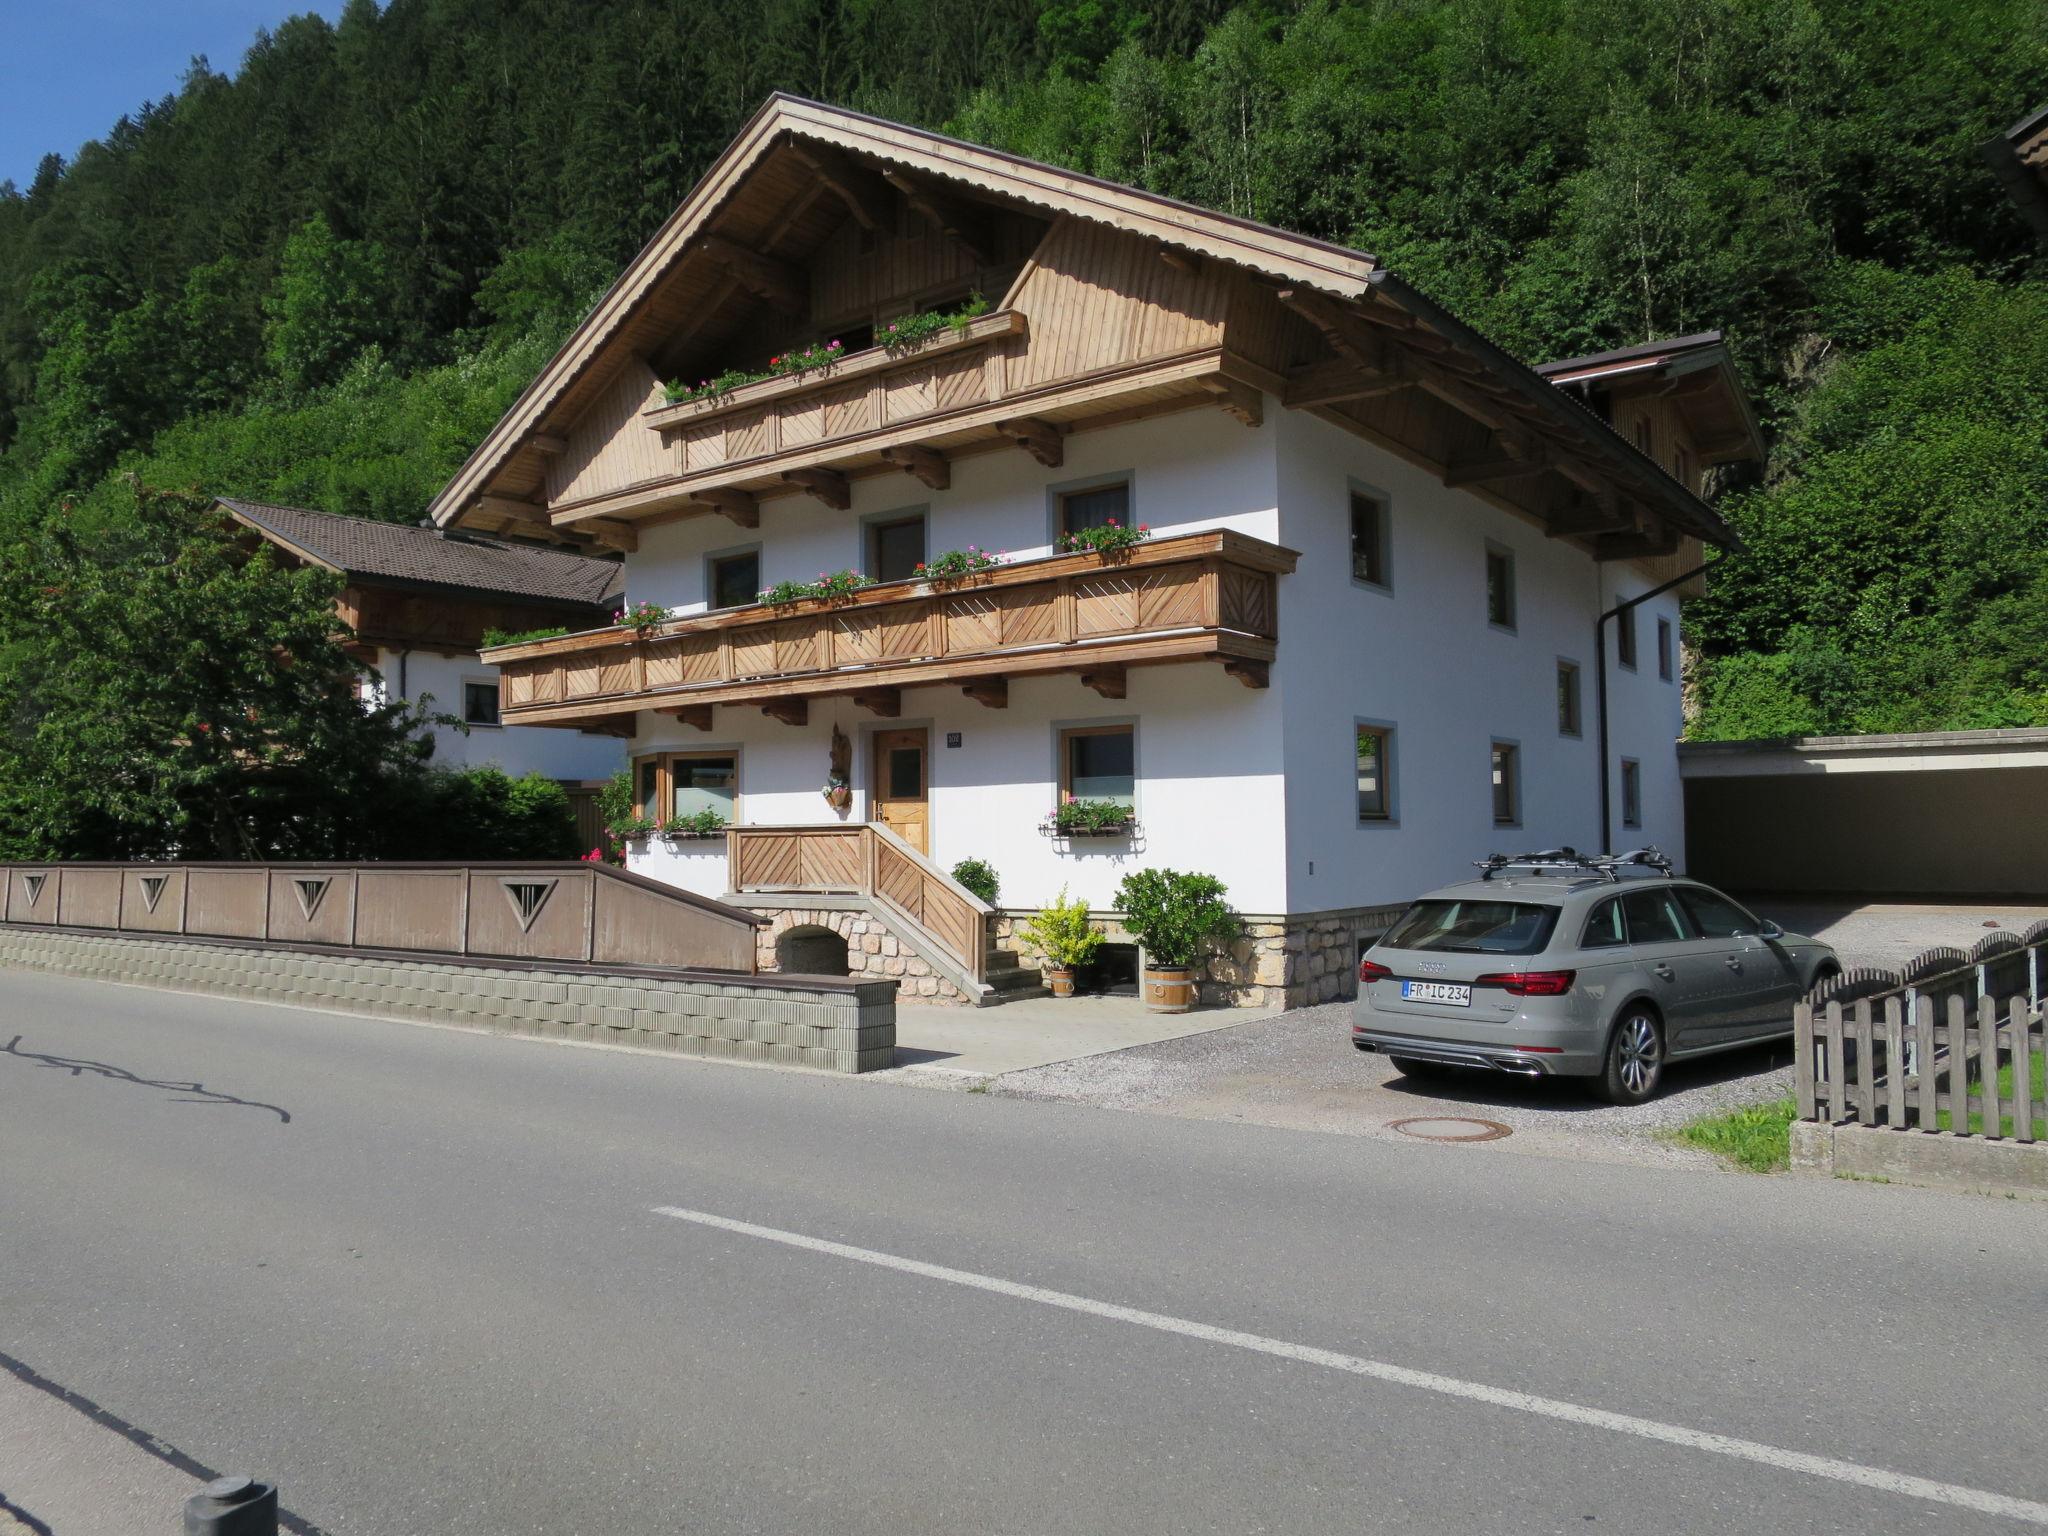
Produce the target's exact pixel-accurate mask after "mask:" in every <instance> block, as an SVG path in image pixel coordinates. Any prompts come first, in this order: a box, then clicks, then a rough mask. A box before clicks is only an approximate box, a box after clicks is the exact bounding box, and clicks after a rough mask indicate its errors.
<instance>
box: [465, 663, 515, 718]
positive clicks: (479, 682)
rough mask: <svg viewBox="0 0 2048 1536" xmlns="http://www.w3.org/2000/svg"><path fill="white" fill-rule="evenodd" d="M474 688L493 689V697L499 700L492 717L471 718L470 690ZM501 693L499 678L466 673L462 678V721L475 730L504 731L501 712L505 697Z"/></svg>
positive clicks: (493, 708) (493, 709)
mask: <svg viewBox="0 0 2048 1536" xmlns="http://www.w3.org/2000/svg"><path fill="white" fill-rule="evenodd" d="M472 688H488V689H490V690H491V697H492V698H494V699H497V701H498V702H497V703H496V704H495V705H494V706H493V707H492V711H491V713H492V715H493V718H492V719H489V720H472V719H470V718H469V690H470V689H472ZM500 695H501V690H500V688H499V686H498V679H497V678H495V677H471V676H469V675H467V674H464V676H463V679H462V723H463V724H464V725H466V726H468V727H469V728H470V729H471V730H473V731H475V730H484V731H502V730H503V729H505V720H504V716H503V714H502V713H501V711H502V710H503V709H504V699H503V698H502V697H501V696H500Z"/></svg>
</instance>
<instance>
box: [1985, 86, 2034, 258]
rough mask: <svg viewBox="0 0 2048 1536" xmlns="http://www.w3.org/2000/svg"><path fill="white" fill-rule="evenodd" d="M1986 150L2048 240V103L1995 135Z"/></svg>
mask: <svg viewBox="0 0 2048 1536" xmlns="http://www.w3.org/2000/svg"><path fill="white" fill-rule="evenodd" d="M1983 151H1984V158H1985V159H1986V160H1988V161H1989V162H1990V163H1991V169H1992V170H1994V171H1996V172H1997V173H1998V179H1999V180H2000V181H2002V182H2004V183H2005V190H2006V192H2007V193H2008V194H2009V195H2010V196H2011V198H2012V200H2013V202H2014V203H2016V204H2017V205H2018V206H2019V210H2020V213H2021V214H2022V215H2024V216H2025V218H2026V220H2027V222H2028V223H2029V224H2031V225H2033V226H2034V233H2035V234H2037V235H2039V236H2040V237H2041V238H2042V240H2044V241H2048V107H2040V108H2038V109H2036V110H2035V111H2032V112H2029V113H2028V114H2027V115H2026V116H2025V117H2023V118H2021V119H2020V120H2019V121H2018V122H2016V123H2014V124H2013V125H2012V126H2011V127H2010V128H2008V129H2006V130H2005V132H2003V133H2001V134H1997V135H1995V136H1993V137H1992V138H1991V139H1989V140H1988V141H1986V143H1985V144H1984V146H1983Z"/></svg>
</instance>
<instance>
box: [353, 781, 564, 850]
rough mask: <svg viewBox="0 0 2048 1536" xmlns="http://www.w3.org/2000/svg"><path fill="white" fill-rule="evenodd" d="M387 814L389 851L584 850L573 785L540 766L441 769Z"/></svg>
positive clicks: (385, 837)
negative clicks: (513, 771) (528, 769)
mask: <svg viewBox="0 0 2048 1536" xmlns="http://www.w3.org/2000/svg"><path fill="white" fill-rule="evenodd" d="M389 815H390V821H389V823H388V824H387V826H386V828H385V829H384V833H383V836H382V840H381V845H380V846H381V850H382V854H383V856H384V857H386V858H406V859H572V858H575V857H576V856H577V855H578V854H579V853H581V852H582V851H583V850H582V849H580V848H578V847H577V846H576V816H575V812H574V811H573V810H572V809H571V807H570V805H569V792H568V791H567V790H565V789H563V788H562V786H561V785H560V784H559V783H558V782H556V781H555V780H554V779H551V778H548V777H547V776H546V775H545V774H540V773H528V774H524V775H522V776H520V777H519V778H516V779H515V778H512V777H511V776H510V775H508V774H507V773H506V772H505V771H504V770H503V769H502V768H498V767H495V766H492V765H490V764H485V765H483V766H481V767H474V768H435V769H432V770H430V771H429V772H428V773H427V774H426V775H425V777H424V780H423V782H421V783H420V784H418V785H417V786H415V787H413V788H411V789H410V790H409V791H408V793H407V794H406V796H405V798H404V800H403V801H402V802H400V803H397V804H394V805H393V807H392V810H391V812H390V813H389Z"/></svg>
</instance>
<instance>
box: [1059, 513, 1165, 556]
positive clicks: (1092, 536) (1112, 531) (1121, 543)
mask: <svg viewBox="0 0 2048 1536" xmlns="http://www.w3.org/2000/svg"><path fill="white" fill-rule="evenodd" d="M1151 537H1152V530H1151V528H1150V527H1149V526H1147V525H1146V524H1144V523H1138V524H1135V525H1130V524H1124V523H1119V522H1118V521H1117V520H1116V519H1115V518H1113V517H1112V518H1111V519H1109V521H1107V522H1105V523H1100V524H1098V525H1096V526H1095V527H1093V528H1076V529H1075V530H1074V531H1073V532H1071V533H1062V534H1061V535H1060V538H1059V547H1060V553H1061V554H1066V555H1077V554H1081V553H1082V552H1084V551H1087V550H1093V551H1094V552H1095V553H1096V554H1098V555H1115V554H1121V553H1122V552H1123V551H1124V550H1127V549H1129V548H1131V547H1132V546H1133V545H1136V544H1142V543H1144V542H1145V541H1146V540H1147V539H1149V538H1151Z"/></svg>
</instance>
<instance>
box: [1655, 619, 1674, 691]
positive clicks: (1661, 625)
mask: <svg viewBox="0 0 2048 1536" xmlns="http://www.w3.org/2000/svg"><path fill="white" fill-rule="evenodd" d="M1657 675H1658V676H1659V677H1661V678H1663V679H1664V681H1665V682H1667V683H1668V682H1670V681H1671V621H1670V620H1669V619H1659V620H1658V621H1657Z"/></svg>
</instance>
